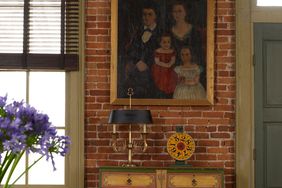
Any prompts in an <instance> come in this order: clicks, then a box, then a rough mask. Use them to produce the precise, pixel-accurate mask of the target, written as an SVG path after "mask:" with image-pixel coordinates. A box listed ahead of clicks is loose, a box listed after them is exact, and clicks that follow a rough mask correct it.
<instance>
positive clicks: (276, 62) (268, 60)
mask: <svg viewBox="0 0 282 188" xmlns="http://www.w3.org/2000/svg"><path fill="white" fill-rule="evenodd" d="M254 51H255V67H254V71H255V72H254V73H255V74H254V80H255V83H254V85H255V88H254V98H255V114H254V117H255V148H256V161H255V178H256V181H255V182H256V188H274V187H275V188H282V144H281V143H282V24H263V23H259V24H255V25H254Z"/></svg>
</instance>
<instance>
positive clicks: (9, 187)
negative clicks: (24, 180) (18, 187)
mask: <svg viewBox="0 0 282 188" xmlns="http://www.w3.org/2000/svg"><path fill="white" fill-rule="evenodd" d="M43 157H44V155H42V156H41V157H39V158H38V159H37V160H36V161H34V162H33V163H32V164H31V165H30V166H29V167H27V168H26V169H25V171H23V172H22V173H21V175H19V177H17V179H16V180H15V181H13V183H12V184H10V185H9V186H8V187H7V188H11V187H12V185H14V184H15V183H16V182H17V181H18V180H19V179H20V178H21V177H22V176H23V175H24V174H25V173H27V171H28V170H29V169H30V168H31V167H33V166H34V165H35V164H36V163H37V162H38V161H40V160H41V159H42V158H43Z"/></svg>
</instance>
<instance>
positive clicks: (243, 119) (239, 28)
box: [235, 0, 282, 188]
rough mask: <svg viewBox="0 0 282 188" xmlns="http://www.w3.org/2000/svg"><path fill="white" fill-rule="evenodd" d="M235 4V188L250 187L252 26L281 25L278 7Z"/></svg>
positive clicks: (251, 0)
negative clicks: (262, 23)
mask: <svg viewBox="0 0 282 188" xmlns="http://www.w3.org/2000/svg"><path fill="white" fill-rule="evenodd" d="M235 3H236V88H237V89H236V187H237V188H246V187H248V188H254V187H255V183H254V182H255V176H254V160H253V159H254V152H253V151H254V150H253V149H254V67H253V51H254V50H253V43H254V41H253V24H254V23H257V22H265V23H267V22H271V23H282V22H281V20H282V7H256V0H236V1H235ZM270 12H271V14H270ZM246 88H248V89H246Z"/></svg>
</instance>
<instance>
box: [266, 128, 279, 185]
mask: <svg viewBox="0 0 282 188" xmlns="http://www.w3.org/2000/svg"><path fill="white" fill-rule="evenodd" d="M265 126H266V133H265V134H266V135H265V138H266V176H267V187H281V185H282V161H281V159H282V144H279V143H282V123H269V124H268V123H266V124H265ZM279 161H280V162H279Z"/></svg>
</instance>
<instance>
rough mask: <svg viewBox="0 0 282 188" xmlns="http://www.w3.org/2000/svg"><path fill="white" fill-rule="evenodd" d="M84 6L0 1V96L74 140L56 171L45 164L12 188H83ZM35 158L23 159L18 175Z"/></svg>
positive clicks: (66, 1)
mask: <svg viewBox="0 0 282 188" xmlns="http://www.w3.org/2000/svg"><path fill="white" fill-rule="evenodd" d="M82 2H84V1H80V0H0V80H1V84H0V95H1V96H3V95H5V94H8V98H10V99H15V100H22V99H24V100H25V101H26V102H27V103H29V104H31V105H32V106H34V107H36V108H37V109H38V110H39V109H40V110H42V112H44V113H46V114H48V115H49V117H50V120H51V121H52V122H53V124H54V125H55V126H56V127H57V129H58V131H59V132H60V134H67V135H69V136H70V137H71V141H72V144H71V152H70V154H69V155H68V156H67V157H66V158H61V159H60V158H57V159H55V162H56V167H57V169H58V170H57V171H55V172H53V169H52V165H51V164H50V161H49V162H46V161H45V160H44V159H43V160H42V161H41V162H40V164H37V165H36V166H34V167H33V168H32V169H31V170H30V171H28V174H26V175H25V176H23V177H22V178H21V179H20V180H19V181H18V182H17V185H16V186H15V188H17V187H19V188H21V187H25V188H40V187H44V188H48V187H52V188H56V187H57V188H78V187H83V171H84V166H83V115H82V111H83V104H82V102H83V74H82V71H83V70H79V69H78V67H79V63H78V62H79V56H78V53H79V50H81V51H80V53H81V52H83V45H82V44H79V43H80V42H81V41H79V35H80V34H81V33H83V31H82V29H81V28H79V22H80V19H83V18H82V17H81V16H80V15H83V14H79V13H80V12H79V11H82V10H83V7H82V5H83V3H82ZM82 23H83V22H82ZM81 38H82V37H81ZM79 45H80V46H82V48H79ZM81 59H82V58H81V57H80V60H81ZM35 158H36V156H33V155H26V156H25V158H23V160H22V161H21V162H20V163H21V165H19V170H18V171H17V172H19V173H20V172H21V171H22V170H23V169H24V168H25V166H27V165H28V164H29V163H31V162H33V161H34V159H35ZM43 169H44V170H43ZM43 173H45V174H44V175H43ZM38 175H39V176H38ZM12 181H13V180H12Z"/></svg>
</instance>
